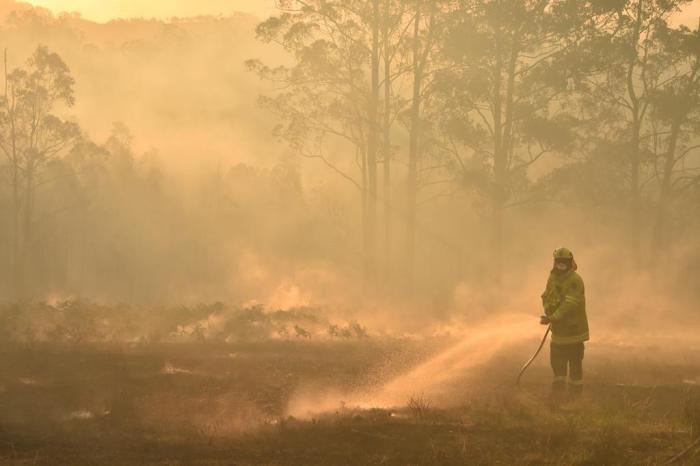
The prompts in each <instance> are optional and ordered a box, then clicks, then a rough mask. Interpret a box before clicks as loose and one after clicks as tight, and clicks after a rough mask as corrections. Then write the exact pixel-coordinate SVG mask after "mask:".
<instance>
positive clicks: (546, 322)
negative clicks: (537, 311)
mask: <svg viewBox="0 0 700 466" xmlns="http://www.w3.org/2000/svg"><path fill="white" fill-rule="evenodd" d="M549 323H550V320H549V317H547V316H540V325H549Z"/></svg>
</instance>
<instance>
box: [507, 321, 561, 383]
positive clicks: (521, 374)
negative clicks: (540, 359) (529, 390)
mask: <svg viewBox="0 0 700 466" xmlns="http://www.w3.org/2000/svg"><path fill="white" fill-rule="evenodd" d="M551 330H552V326H551V325H547V330H546V331H545V332H544V337H542V341H541V342H540V346H539V347H538V348H537V351H535V354H533V355H532V357H531V358H530V359H529V360H528V361H527V362H526V363H525V365H523V367H522V368H521V369H520V372H519V373H518V378H517V379H516V380H515V385H517V386H520V378H521V377H522V376H523V374H524V373H525V371H526V370H527V368H528V367H530V364H532V361H534V360H535V359H536V358H537V356H538V355H539V354H540V351H542V347H543V346H544V342H545V341H547V337H548V336H549V332H550V331H551Z"/></svg>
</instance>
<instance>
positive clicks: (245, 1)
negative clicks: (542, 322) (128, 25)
mask: <svg viewBox="0 0 700 466" xmlns="http://www.w3.org/2000/svg"><path fill="white" fill-rule="evenodd" d="M26 1H27V3H31V4H33V5H40V6H44V7H47V8H50V9H51V10H53V11H55V12H60V11H77V12H80V13H81V14H82V15H83V16H84V17H85V18H88V19H91V20H94V21H109V20H110V19H114V18H125V17H134V16H144V17H161V18H168V17H172V16H195V15H202V14H214V15H216V14H220V13H221V14H228V13H231V12H233V11H243V12H246V13H253V14H256V15H258V16H260V17H263V16H267V15H268V14H269V13H270V12H271V11H272V10H273V6H274V3H275V2H274V0H26ZM698 16H700V0H694V1H693V2H692V3H691V4H690V5H689V6H688V7H686V9H685V10H684V11H683V12H682V13H681V14H680V16H679V20H680V21H681V22H683V23H684V24H688V25H690V26H696V25H697V21H698V20H697V18H698Z"/></svg>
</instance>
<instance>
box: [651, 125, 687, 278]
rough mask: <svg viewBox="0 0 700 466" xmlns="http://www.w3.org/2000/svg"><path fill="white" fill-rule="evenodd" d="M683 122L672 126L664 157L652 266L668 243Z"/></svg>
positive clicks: (655, 222)
mask: <svg viewBox="0 0 700 466" xmlns="http://www.w3.org/2000/svg"><path fill="white" fill-rule="evenodd" d="M680 129H681V121H680V118H676V119H674V121H673V125H672V126H671V134H670V135H669V142H668V148H667V149H666V154H665V155H664V173H663V178H662V181H661V190H660V192H659V204H658V206H657V207H656V216H655V219H654V229H653V232H652V242H651V265H656V264H657V262H658V259H659V254H660V253H661V250H662V249H663V247H664V244H665V243H666V237H667V231H668V229H667V225H666V223H667V219H668V209H669V203H670V201H671V188H672V186H671V181H672V175H673V167H674V166H675V157H676V146H677V145H678V136H679V135H680Z"/></svg>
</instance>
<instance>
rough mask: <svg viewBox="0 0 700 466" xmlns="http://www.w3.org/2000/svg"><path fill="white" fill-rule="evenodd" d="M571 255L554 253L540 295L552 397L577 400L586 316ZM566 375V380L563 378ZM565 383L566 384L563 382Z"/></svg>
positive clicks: (581, 281)
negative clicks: (547, 329)
mask: <svg viewBox="0 0 700 466" xmlns="http://www.w3.org/2000/svg"><path fill="white" fill-rule="evenodd" d="M576 269H577V267H576V261H575V260H574V255H573V253H572V252H571V251H570V250H569V249H566V248H559V249H557V250H555V251H554V266H553V268H552V271H551V272H550V274H549V279H548V280H547V288H546V289H545V291H544V293H542V305H543V306H544V313H545V315H543V316H542V317H541V318H540V323H541V324H542V325H551V329H552V342H551V345H550V353H549V354H550V362H551V365H552V371H553V372H554V381H553V382H552V396H553V397H554V398H555V399H561V397H562V396H563V395H564V394H565V393H566V391H567V385H568V392H569V394H570V395H571V396H572V397H577V396H579V395H580V394H581V392H582V390H583V352H584V342H586V341H588V339H589V335H588V317H587V316H586V297H585V290H584V287H583V280H582V279H581V276H580V275H579V274H578V273H577V272H576ZM567 375H568V378H567ZM567 382H568V383H567Z"/></svg>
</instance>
